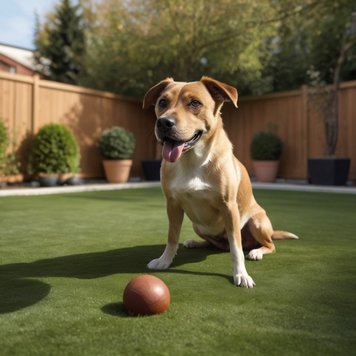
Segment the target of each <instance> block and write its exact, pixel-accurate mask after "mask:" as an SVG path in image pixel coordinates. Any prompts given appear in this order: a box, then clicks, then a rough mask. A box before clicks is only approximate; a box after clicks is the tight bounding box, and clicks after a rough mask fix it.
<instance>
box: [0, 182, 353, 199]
mask: <svg viewBox="0 0 356 356" xmlns="http://www.w3.org/2000/svg"><path fill="white" fill-rule="evenodd" d="M252 185H253V188H254V189H272V190H291V191H303V192H328V193H345V194H356V186H353V187H351V186H345V187H329V186H316V185H311V184H301V183H298V184H293V183H252ZM159 186H160V183H159V182H140V183H125V184H107V183H100V184H82V185H76V186H61V187H51V188H4V189H0V197H7V196H29V195H48V194H62V193H78V192H92V191H105V190H117V189H138V188H152V187H159Z"/></svg>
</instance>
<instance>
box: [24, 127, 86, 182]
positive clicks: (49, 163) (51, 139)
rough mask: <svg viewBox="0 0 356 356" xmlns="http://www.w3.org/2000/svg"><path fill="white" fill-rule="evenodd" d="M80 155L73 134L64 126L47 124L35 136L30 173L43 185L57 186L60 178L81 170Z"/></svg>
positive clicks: (30, 160)
mask: <svg viewBox="0 0 356 356" xmlns="http://www.w3.org/2000/svg"><path fill="white" fill-rule="evenodd" d="M79 160H80V153H79V147H78V144H77V142H76V140H75V138H74V136H73V134H72V132H71V131H70V130H69V129H68V128H67V127H66V126H64V125H62V124H47V125H45V126H43V127H42V128H41V129H40V130H39V131H38V133H37V134H36V135H35V137H34V140H33V144H32V148H31V152H30V159H29V173H30V174H32V175H36V176H38V177H39V180H40V184H41V185H45V186H48V185H56V184H57V183H58V176H59V175H63V174H66V173H70V174H74V173H77V172H78V170H79Z"/></svg>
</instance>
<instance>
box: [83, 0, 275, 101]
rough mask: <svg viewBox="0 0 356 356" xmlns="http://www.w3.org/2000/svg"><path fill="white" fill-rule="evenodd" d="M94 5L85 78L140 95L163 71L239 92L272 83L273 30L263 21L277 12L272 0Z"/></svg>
mask: <svg viewBox="0 0 356 356" xmlns="http://www.w3.org/2000/svg"><path fill="white" fill-rule="evenodd" d="M86 3H87V4H88V2H86ZM91 5H93V3H91ZM94 12H95V14H96V22H95V23H94V24H93V25H92V28H91V31H89V32H90V34H89V36H90V37H89V41H88V42H89V43H90V46H89V47H88V52H87V54H88V56H87V58H86V68H87V70H88V74H87V76H86V78H84V81H83V83H84V84H85V85H89V86H94V87H96V88H99V89H105V90H112V91H115V92H118V93H123V94H129V95H142V94H143V93H144V92H145V90H147V88H148V87H149V86H150V85H152V84H154V83H155V82H157V81H159V80H161V79H162V78H164V77H167V76H172V77H174V78H175V79H176V80H184V81H186V80H197V79H200V77H201V76H202V75H203V74H204V75H211V76H215V77H218V78H219V79H220V80H223V81H226V82H229V83H231V84H233V85H236V86H237V87H238V88H239V90H240V92H241V91H244V92H253V93H259V92H264V91H266V90H268V89H270V86H269V82H268V80H266V78H262V71H263V68H264V65H265V63H267V62H268V61H269V58H270V53H271V51H270V47H269V42H268V41H266V38H268V37H273V36H274V33H275V32H274V31H275V25H274V23H273V22H270V23H263V22H264V21H263V20H264V19H265V18H273V16H274V10H273V7H272V6H271V5H270V2H269V1H267V0H264V1H259V2H258V5H257V2H255V1H252V0H246V1H236V0H224V1H219V2H216V1H206V0H195V1H191V0H161V1H156V0H102V1H101V2H100V3H96V7H95V9H94Z"/></svg>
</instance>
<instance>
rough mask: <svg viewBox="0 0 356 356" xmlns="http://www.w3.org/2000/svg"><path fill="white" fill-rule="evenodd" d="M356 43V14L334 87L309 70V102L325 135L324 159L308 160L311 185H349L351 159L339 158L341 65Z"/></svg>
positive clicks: (350, 23)
mask: <svg viewBox="0 0 356 356" xmlns="http://www.w3.org/2000/svg"><path fill="white" fill-rule="evenodd" d="M355 43H356V12H353V13H352V14H351V18H350V21H348V22H346V23H345V28H344V34H343V36H342V39H341V41H340V42H339V45H340V47H339V48H338V57H337V58H335V63H336V64H335V67H334V68H333V82H332V84H331V85H329V86H328V85H326V83H325V82H324V81H323V80H322V79H321V77H320V72H319V71H317V70H315V69H314V68H311V69H310V70H309V71H308V75H309V78H310V82H311V88H310V90H309V93H308V94H309V95H308V99H309V103H310V104H311V106H312V107H313V109H314V110H315V111H317V112H318V114H319V116H320V117H321V119H322V121H323V125H324V132H325V152H324V156H323V157H316V158H309V159H308V179H309V182H310V183H312V184H320V185H346V183H347V180H348V176H349V170H350V164H351V159H350V158H349V157H336V149H337V145H338V139H339V87H340V80H341V79H340V73H341V69H342V65H343V63H344V61H345V59H346V56H347V53H348V51H349V50H350V49H351V48H352V47H353V46H354V45H355ZM336 53H337V52H336Z"/></svg>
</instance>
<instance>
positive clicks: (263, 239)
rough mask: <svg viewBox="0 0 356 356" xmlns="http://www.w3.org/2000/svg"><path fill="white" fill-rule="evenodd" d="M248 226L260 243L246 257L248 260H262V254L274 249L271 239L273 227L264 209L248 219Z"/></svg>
mask: <svg viewBox="0 0 356 356" xmlns="http://www.w3.org/2000/svg"><path fill="white" fill-rule="evenodd" d="M247 224H248V228H249V230H250V233H251V234H252V236H253V237H254V239H255V240H256V241H257V242H258V243H259V244H260V245H261V247H259V248H255V249H253V250H251V251H250V252H249V253H248V254H247V256H246V258H247V259H249V260H255V261H257V260H262V258H263V255H265V254H268V253H272V252H274V251H275V250H276V248H275V246H274V243H273V241H272V235H273V227H272V224H271V222H270V220H269V218H268V216H267V215H266V213H265V212H264V211H262V212H259V213H258V214H256V215H254V216H253V217H252V218H251V219H250V220H249V221H248V223H247Z"/></svg>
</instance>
